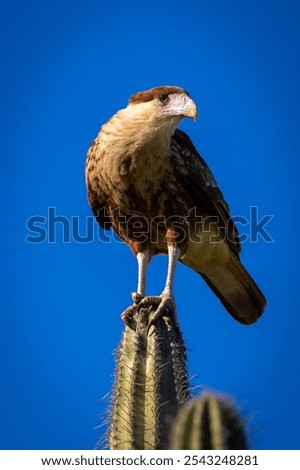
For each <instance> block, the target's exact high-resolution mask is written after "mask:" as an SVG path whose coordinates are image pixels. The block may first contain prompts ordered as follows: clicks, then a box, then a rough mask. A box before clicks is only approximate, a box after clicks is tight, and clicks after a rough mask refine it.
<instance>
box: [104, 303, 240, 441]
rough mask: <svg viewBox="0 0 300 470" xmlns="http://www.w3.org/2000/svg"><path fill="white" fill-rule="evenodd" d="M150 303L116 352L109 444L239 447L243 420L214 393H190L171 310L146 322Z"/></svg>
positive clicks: (179, 340) (137, 314) (133, 321)
mask: <svg viewBox="0 0 300 470" xmlns="http://www.w3.org/2000/svg"><path fill="white" fill-rule="evenodd" d="M154 313H155V312H154V310H153V307H151V306H150V307H148V308H143V309H140V310H139V311H138V312H137V313H136V314H135V315H134V317H133V318H132V320H131V323H130V327H129V326H126V327H125V330H124V333H123V337H122V340H121V343H120V346H119V349H118V353H117V367H116V373H115V386H114V391H113V402H112V407H111V419H110V428H109V432H108V438H109V446H110V448H111V449H116V450H146V449H174V450H181V449H182V450H221V449H227V450H238V449H246V448H247V440H246V435H245V432H244V423H243V421H242V420H241V418H240V417H239V415H238V413H237V412H236V411H235V410H234V408H233V407H232V405H231V404H230V403H229V402H228V401H226V400H224V399H223V398H220V397H218V396H217V395H216V394H212V393H204V394H203V395H201V396H199V397H196V398H192V399H189V398H190V397H189V384H188V376H187V370H186V349H185V346H184V343H183V340H182V336H181V333H180V332H179V330H178V327H177V326H176V325H175V324H174V320H173V315H172V312H169V313H166V315H165V316H164V317H161V318H159V319H158V320H157V321H156V322H155V325H154V326H150V330H149V325H150V324H151V319H152V317H153V314H154Z"/></svg>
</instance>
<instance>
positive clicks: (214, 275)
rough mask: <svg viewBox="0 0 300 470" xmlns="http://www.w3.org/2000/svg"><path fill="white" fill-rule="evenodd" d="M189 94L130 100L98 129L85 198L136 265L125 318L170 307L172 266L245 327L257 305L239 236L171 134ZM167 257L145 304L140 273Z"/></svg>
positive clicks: (181, 136)
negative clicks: (203, 286) (152, 307)
mask: <svg viewBox="0 0 300 470" xmlns="http://www.w3.org/2000/svg"><path fill="white" fill-rule="evenodd" d="M196 116H197V108H196V105H195V103H194V101H193V100H192V99H191V98H190V97H189V94H188V93H187V92H186V91H185V90H183V89H182V88H179V87H176V86H161V87H156V88H152V89H151V90H148V91H143V92H139V93H136V94H134V95H132V96H131V98H130V99H129V103H128V106H127V107H126V108H125V109H121V110H120V111H118V112H117V113H116V114H115V115H114V116H112V117H111V118H110V119H109V121H108V122H107V123H106V124H104V125H103V126H102V128H101V130H100V132H99V134H98V136H97V137H96V139H95V141H94V142H93V144H92V145H91V147H90V149H89V151H88V154H87V163H86V184H87V192H88V199H89V203H90V205H91V208H92V210H93V213H94V215H95V217H96V218H97V220H98V222H99V224H100V225H101V226H102V227H105V228H112V229H113V230H114V231H115V232H116V233H117V234H118V236H119V237H120V238H121V239H122V240H124V241H125V242H126V243H127V244H128V245H129V246H130V248H131V250H132V251H133V253H134V255H135V256H136V258H137V262H138V287H137V292H136V293H135V294H134V295H133V299H134V302H135V303H134V305H133V306H132V307H130V308H129V309H127V310H126V315H125V317H127V315H128V314H129V313H128V312H131V313H132V312H133V311H134V309H136V308H139V307H140V306H143V305H147V302H148V304H149V300H150V302H151V303H152V302H154V303H155V302H156V304H157V305H158V309H157V312H156V313H157V315H160V314H161V313H162V312H164V311H165V309H166V308H167V307H172V308H174V300H173V293H172V290H173V281H174V274H175V267H176V263H177V261H178V260H179V261H181V262H182V263H184V264H185V265H186V266H188V267H189V268H191V269H193V271H195V272H197V273H199V274H201V276H202V277H203V279H204V280H205V281H206V283H207V284H208V285H209V287H210V288H211V289H212V291H213V292H214V293H215V294H216V295H217V297H218V298H219V299H220V301H221V302H222V304H223V305H224V307H225V308H226V310H227V311H228V312H229V313H230V314H231V315H232V316H233V317H234V318H235V319H236V320H238V321H239V322H241V323H243V324H246V325H249V324H251V323H254V322H255V321H256V320H257V319H258V318H259V317H260V315H261V314H262V312H263V310H264V307H265V303H266V301H265V298H264V296H263V294H262V292H261V291H260V289H259V287H258V286H257V285H256V283H255V282H254V280H253V279H252V277H251V276H250V274H249V273H248V272H247V271H246V269H245V268H244V266H243V265H242V264H241V262H240V258H239V253H240V249H241V246H240V242H239V235H238V231H237V228H236V226H235V225H234V222H233V221H232V219H231V218H230V213H229V207H228V204H227V203H226V201H225V200H224V197H223V194H222V192H221V191H220V189H219V187H218V185H217V183H216V180H215V178H214V176H213V174H212V172H211V170H210V169H209V167H208V166H207V164H206V163H205V161H204V160H203V158H202V157H201V156H200V155H199V153H198V152H197V150H196V149H195V147H194V145H193V143H192V142H191V140H190V139H189V137H188V136H187V135H186V134H185V133H184V132H182V131H181V130H179V129H177V125H178V124H179V122H180V121H181V119H182V118H184V117H189V118H193V119H196ZM159 253H163V254H168V257H169V258H168V259H169V262H168V272H167V277H166V284H165V287H164V290H163V292H162V294H161V296H160V297H146V296H145V295H146V292H145V288H146V271H147V266H148V263H149V261H150V259H151V257H152V256H153V255H156V254H159Z"/></svg>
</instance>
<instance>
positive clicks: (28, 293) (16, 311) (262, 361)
mask: <svg viewBox="0 0 300 470" xmlns="http://www.w3.org/2000/svg"><path fill="white" fill-rule="evenodd" d="M299 13H300V12H299V4H298V2H296V1H289V2H284V1H276V0H273V1H268V0H262V1H257V0H254V1H251V2H250V1H244V2H241V1H238V0H233V1H232V0H229V1H228V2H224V1H221V0H211V1H208V0H207V1H204V0H201V1H192V0H186V1H185V2H176V1H173V2H169V1H164V2H161V1H159V2H158V1H156V0H154V1H151V2H148V1H145V2H142V3H141V2H137V1H136V2H134V1H132V0H128V1H127V2H121V1H115V2H110V3H109V2H99V1H96V0H88V1H85V2H84V1H78V0H77V1H76V0H75V1H74V0H73V1H68V0H62V1H60V2H50V1H47V0H46V1H43V2H40V1H37V0H32V1H28V0H27V1H26V2H25V1H21V0H12V1H10V2H2V3H1V6H0V22H1V25H0V26H1V27H0V31H1V32H0V35H1V64H2V67H1V68H2V73H1V77H0V80H1V149H2V157H1V186H0V191H1V201H2V205H1V211H2V217H1V221H2V230H1V234H0V237H1V247H2V254H1V259H2V262H1V274H2V276H1V286H2V289H1V300H0V302H1V307H0V308H1V313H2V317H1V318H2V327H1V336H2V340H1V346H0V348H1V354H0V358H1V359H0V360H1V382H2V385H1V403H2V406H1V412H0V413H1V417H0V421H1V427H0V429H1V431H0V433H1V440H0V442H1V444H0V445H1V447H2V448H4V449H91V448H93V447H94V446H95V444H96V442H97V441H98V439H99V438H100V437H101V435H102V433H103V428H101V427H100V428H98V426H99V425H100V424H101V421H102V418H103V416H105V415H106V411H107V407H108V402H107V400H105V399H104V400H103V397H104V396H105V395H106V394H107V393H108V392H109V390H110V389H111V386H112V381H113V370H114V355H113V351H114V350H115V348H116V347H117V344H118V342H119V339H120V336H121V332H122V329H123V325H122V322H121V320H120V318H119V315H120V313H121V312H122V311H123V310H124V308H126V307H127V306H128V305H129V303H130V302H131V299H130V292H131V291H132V290H134V289H135V288H136V262H135V259H134V257H133V256H132V254H131V252H130V250H129V249H128V248H127V247H126V246H125V245H123V244H120V243H117V242H112V243H103V242H101V241H99V240H95V241H94V242H91V243H78V242H77V241H76V240H74V239H71V240H70V241H69V242H68V243H64V240H63V226H62V223H60V224H59V223H57V224H56V229H57V230H56V232H55V235H56V239H55V241H54V242H49V239H48V240H45V241H44V242H42V243H28V241H26V237H27V236H28V235H30V234H31V235H32V233H30V232H29V230H28V228H27V221H28V219H30V218H31V217H33V216H41V217H44V218H46V217H47V214H48V210H49V208H54V209H53V210H55V213H56V214H57V215H61V216H64V217H66V218H67V219H68V220H71V218H72V217H73V221H74V218H77V220H78V221H79V227H80V232H81V233H82V234H84V233H85V224H86V221H87V217H88V216H90V215H91V212H90V208H89V206H88V203H87V200H86V193H85V183H84V164H85V155H86V151H87V149H88V147H89V145H90V144H91V142H92V140H93V139H94V137H95V136H96V134H97V133H98V130H99V128H100V125H101V124H102V123H104V122H105V121H106V120H107V119H108V118H109V117H110V116H111V115H112V114H113V113H114V112H116V111H117V110H118V109H120V108H121V107H125V106H126V103H127V100H128V97H129V96H130V95H131V94H132V93H134V92H136V91H140V90H144V89H147V88H150V87H152V86H156V85H163V84H174V85H179V86H182V87H184V88H185V89H187V90H188V91H189V92H190V94H191V96H192V97H193V99H194V100H195V101H196V103H197V105H198V109H199V118H198V120H197V122H196V123H193V122H192V121H185V122H183V123H182V125H181V128H182V129H184V130H185V131H186V132H188V133H189V135H190V136H191V138H192V140H193V142H194V143H195V145H196V147H197V148H198V150H199V151H200V153H201V154H202V155H203V157H204V158H205V159H206V160H207V162H208V163H209V165H210V166H211V168H212V170H213V172H214V174H215V177H216V179H217V181H218V183H219V185H220V187H221V189H222V191H223V193H224V195H225V197H226V199H227V201H228V202H229V204H230V206H231V211H232V214H234V215H242V216H244V217H248V215H249V211H250V207H251V206H257V207H258V211H259V218H260V217H263V216H264V215H273V216H274V217H273V218H272V220H271V221H270V222H269V223H268V225H267V226H266V228H267V230H268V233H269V234H270V236H271V237H272V239H273V242H269V243H267V242H266V241H264V240H263V239H262V237H260V236H259V237H258V240H257V241H252V242H250V241H249V240H248V241H246V242H245V243H244V244H243V250H242V260H243V263H244V264H245V265H246V267H247V268H248V270H249V271H250V272H251V274H252V275H253V277H254V278H255V279H256V281H257V282H258V284H259V285H260V286H261V288H262V290H263V291H264V293H265V295H266V297H267V300H268V306H267V310H266V312H265V315H264V316H263V317H262V318H261V320H260V321H259V322H258V323H257V324H255V325H253V326H251V327H244V326H242V325H240V324H238V323H236V322H234V320H232V318H231V317H230V316H229V315H228V314H227V313H226V312H225V310H224V309H223V307H222V306H221V304H220V303H219V302H218V300H217V299H216V298H215V297H214V295H213V294H212V293H211V292H210V290H209V289H208V288H207V286H206V285H205V284H204V282H203V281H202V279H201V278H200V277H199V276H197V275H196V274H195V273H193V272H192V271H189V270H188V269H187V268H185V267H184V266H179V267H178V270H177V273H176V281H175V296H176V301H177V305H178V312H179V320H180V324H181V329H182V331H183V334H184V337H185V340H186V343H187V347H188V349H189V367H190V374H191V376H196V377H195V378H194V379H193V384H194V385H197V386H198V385H199V386H200V387H201V388H210V389H213V390H217V391H219V392H222V393H225V394H228V395H229V396H230V397H233V398H234V400H235V402H236V404H237V406H238V407H239V409H240V410H241V413H242V415H243V416H244V417H245V418H246V419H247V422H248V430H249V435H250V442H251V447H252V448H254V449H299V445H300V434H299V426H298V423H299V419H300V407H299V395H300V374H299V355H300V354H299V353H300V346H299V344H300V341H299V333H300V319H299V311H300V309H299V296H298V291H299V286H298V266H299V247H298V233H299V209H298V202H299V190H298V184H299V182H298V179H299V162H298V159H299V105H300V103H299V97H300V92H299V68H300V67H299V46H300V44H299V42H300V41H299ZM45 220H46V219H45ZM46 223H47V220H46V222H45V225H44V227H46ZM246 229H247V227H246ZM165 272H166V258H165V257H158V258H156V259H155V260H153V262H152V263H151V266H150V269H149V281H148V289H147V290H148V293H151V294H158V293H160V291H161V290H162V287H163V283H164V280H165Z"/></svg>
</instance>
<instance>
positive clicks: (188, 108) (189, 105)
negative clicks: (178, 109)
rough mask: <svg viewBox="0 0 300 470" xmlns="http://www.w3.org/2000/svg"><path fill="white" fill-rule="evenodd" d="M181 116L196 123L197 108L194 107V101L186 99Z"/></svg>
mask: <svg viewBox="0 0 300 470" xmlns="http://www.w3.org/2000/svg"><path fill="white" fill-rule="evenodd" d="M182 110H183V115H184V116H185V117H188V118H191V119H194V121H196V119H197V106H196V105H195V103H194V101H193V100H192V99H191V98H189V97H188V99H187V101H186V103H185V104H184V106H183V109H182Z"/></svg>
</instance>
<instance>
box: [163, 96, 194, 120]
mask: <svg viewBox="0 0 300 470" xmlns="http://www.w3.org/2000/svg"><path fill="white" fill-rule="evenodd" d="M163 114H164V115H167V116H170V117H175V116H176V117H179V118H180V119H182V118H184V117H188V118H191V119H194V120H196V118H197V107H196V105H195V103H194V101H193V100H192V99H191V98H190V97H189V96H188V95H187V94H185V93H174V94H171V95H170V102H169V103H168V104H167V106H165V108H164V109H163Z"/></svg>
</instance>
